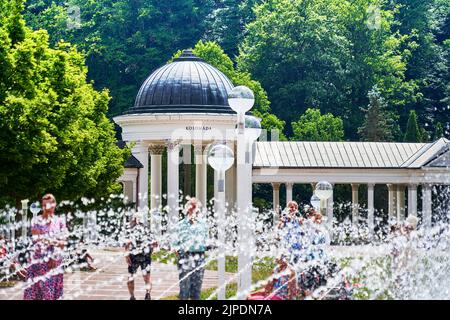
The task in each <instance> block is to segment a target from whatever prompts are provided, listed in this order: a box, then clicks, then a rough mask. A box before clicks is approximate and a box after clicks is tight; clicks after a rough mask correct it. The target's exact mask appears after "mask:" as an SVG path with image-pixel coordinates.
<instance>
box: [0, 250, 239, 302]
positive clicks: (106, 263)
mask: <svg viewBox="0 0 450 320" xmlns="http://www.w3.org/2000/svg"><path fill="white" fill-rule="evenodd" d="M92 256H93V257H94V259H95V260H96V261H95V264H94V265H95V266H96V267H97V270H96V271H91V272H83V271H76V272H73V273H66V274H65V275H64V299H65V300H128V299H129V298H130V296H129V294H128V289H127V285H126V282H127V266H126V263H125V259H124V257H123V254H122V252H121V251H119V250H96V251H92ZM151 275H152V283H153V287H152V299H163V298H165V297H170V296H175V295H177V294H178V291H179V287H178V271H177V268H176V266H175V265H172V264H169V263H168V264H163V263H158V262H153V263H152V273H151ZM232 277H233V275H232V274H227V280H228V279H231V278H232ZM24 284H25V283H22V282H21V283H19V284H17V285H16V286H15V287H12V288H0V300H20V299H22V295H23V286H24ZM214 287H217V272H216V271H210V270H206V271H205V277H204V281H203V287H202V288H203V289H208V288H214ZM144 295H145V285H144V280H143V279H142V276H141V274H140V272H138V273H137V275H136V278H135V296H136V299H138V300H142V299H143V298H144Z"/></svg>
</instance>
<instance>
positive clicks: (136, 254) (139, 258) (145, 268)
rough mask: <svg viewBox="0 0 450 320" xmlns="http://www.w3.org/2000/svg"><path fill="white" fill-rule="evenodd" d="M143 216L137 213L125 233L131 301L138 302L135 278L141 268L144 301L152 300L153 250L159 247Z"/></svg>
mask: <svg viewBox="0 0 450 320" xmlns="http://www.w3.org/2000/svg"><path fill="white" fill-rule="evenodd" d="M143 220H144V219H143V215H142V214H141V213H139V212H138V213H135V214H134V215H133V217H132V219H131V221H130V223H129V224H128V226H127V228H126V230H125V233H126V240H125V261H126V262H127V265H128V273H129V278H128V281H127V286H128V292H129V293H130V300H136V298H135V296H134V277H135V275H136V273H137V270H138V269H139V268H141V271H142V276H143V278H144V282H145V291H146V292H145V297H144V300H151V289H152V283H151V277H150V273H151V264H152V252H153V248H154V247H156V246H157V245H158V243H157V242H156V239H155V238H154V236H153V234H152V233H151V230H150V228H149V227H148V226H146V225H145V224H144V222H143Z"/></svg>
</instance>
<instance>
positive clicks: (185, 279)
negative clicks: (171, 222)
mask: <svg viewBox="0 0 450 320" xmlns="http://www.w3.org/2000/svg"><path fill="white" fill-rule="evenodd" d="M200 208H201V203H200V201H198V200H197V199H196V198H191V199H189V201H188V202H187V203H186V205H185V214H186V217H185V218H184V219H183V220H181V221H179V222H178V223H177V225H176V227H175V230H174V234H173V240H172V249H173V250H174V251H175V252H176V254H177V257H178V274H179V280H180V300H188V299H191V300H200V293H201V288H202V283H203V275H204V272H205V251H206V249H207V245H208V239H209V230H208V227H207V224H206V222H205V221H204V220H203V219H202V218H201V217H200Z"/></svg>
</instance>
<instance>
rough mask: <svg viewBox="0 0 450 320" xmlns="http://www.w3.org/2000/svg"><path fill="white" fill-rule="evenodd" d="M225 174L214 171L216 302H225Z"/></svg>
mask: <svg viewBox="0 0 450 320" xmlns="http://www.w3.org/2000/svg"><path fill="white" fill-rule="evenodd" d="M224 179H225V174H224V173H223V172H218V171H214V199H215V201H214V211H215V213H216V214H215V216H216V219H217V240H218V243H217V247H218V251H219V252H218V257H217V274H218V288H219V289H218V292H217V298H218V300H225V292H226V290H225V283H226V279H225V269H226V260H225V257H226V238H225V226H226V215H225V212H226V207H225V189H226V188H225V181H224Z"/></svg>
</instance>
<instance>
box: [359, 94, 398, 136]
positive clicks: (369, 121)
mask: <svg viewBox="0 0 450 320" xmlns="http://www.w3.org/2000/svg"><path fill="white" fill-rule="evenodd" d="M368 97H369V101H370V103H369V106H368V108H367V109H363V111H364V113H365V119H364V122H363V125H362V126H361V127H360V128H359V129H358V134H359V135H360V137H361V140H363V141H370V142H379V141H392V140H393V139H394V130H395V128H394V127H395V123H394V119H393V117H392V115H391V114H389V112H387V111H386V102H385V100H384V99H383V97H382V96H381V93H380V90H379V89H378V88H377V87H376V86H375V87H374V88H373V89H372V90H371V91H370V92H369V94H368Z"/></svg>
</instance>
